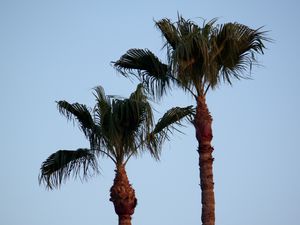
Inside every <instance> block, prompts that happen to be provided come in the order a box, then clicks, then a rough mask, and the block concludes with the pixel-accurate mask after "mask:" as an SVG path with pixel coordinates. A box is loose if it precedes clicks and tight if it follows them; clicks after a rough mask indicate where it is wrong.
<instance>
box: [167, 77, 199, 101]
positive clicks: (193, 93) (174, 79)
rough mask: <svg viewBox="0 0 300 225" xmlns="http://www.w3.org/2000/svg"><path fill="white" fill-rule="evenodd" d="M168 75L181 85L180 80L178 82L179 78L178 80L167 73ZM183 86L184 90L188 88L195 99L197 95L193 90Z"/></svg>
mask: <svg viewBox="0 0 300 225" xmlns="http://www.w3.org/2000/svg"><path fill="white" fill-rule="evenodd" d="M168 77H170V78H171V79H172V80H174V81H176V82H177V83H178V84H179V85H182V84H181V82H180V80H178V79H177V78H176V77H173V76H171V75H168ZM184 88H185V89H186V90H188V91H189V92H190V93H191V95H193V96H194V98H195V99H197V95H195V94H194V92H193V91H192V90H191V89H189V88H188V87H185V86H184Z"/></svg>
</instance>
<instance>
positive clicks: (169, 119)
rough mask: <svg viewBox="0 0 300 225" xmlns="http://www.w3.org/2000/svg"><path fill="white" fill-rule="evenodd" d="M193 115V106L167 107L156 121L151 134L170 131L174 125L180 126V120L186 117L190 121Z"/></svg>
mask: <svg viewBox="0 0 300 225" xmlns="http://www.w3.org/2000/svg"><path fill="white" fill-rule="evenodd" d="M194 115H195V108H194V107H193V106H187V107H173V108H171V109H169V110H168V111H167V112H166V113H165V114H164V115H163V116H162V117H161V118H160V119H159V120H158V122H157V124H156V125H155V127H154V130H153V131H152V134H158V133H160V132H162V131H165V132H172V129H175V130H177V129H176V128H175V126H176V125H177V126H181V125H182V120H183V119H186V120H188V121H192V120H193V117H194Z"/></svg>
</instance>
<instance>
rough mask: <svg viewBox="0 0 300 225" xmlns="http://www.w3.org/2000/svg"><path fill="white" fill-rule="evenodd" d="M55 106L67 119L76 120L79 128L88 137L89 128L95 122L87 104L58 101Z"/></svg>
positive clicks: (90, 128) (91, 127)
mask: <svg viewBox="0 0 300 225" xmlns="http://www.w3.org/2000/svg"><path fill="white" fill-rule="evenodd" d="M57 108H58V110H59V112H60V113H61V114H62V115H64V116H65V117H67V119H69V120H71V119H73V120H77V122H78V123H79V127H80V129H81V130H82V131H83V133H84V134H85V136H86V137H89V135H90V133H91V130H92V129H94V127H95V123H94V120H93V117H92V115H91V112H90V111H91V110H89V109H88V108H87V106H85V105H83V104H79V103H73V104H70V103H68V102H67V101H58V102H57Z"/></svg>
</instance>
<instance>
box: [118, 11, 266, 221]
mask: <svg viewBox="0 0 300 225" xmlns="http://www.w3.org/2000/svg"><path fill="white" fill-rule="evenodd" d="M215 23H216V19H214V20H211V21H209V22H204V23H203V26H198V25H197V24H196V23H194V22H193V21H191V20H185V19H184V18H183V17H182V16H178V21H177V22H175V23H173V22H171V20H169V19H166V18H165V19H161V20H159V21H157V22H155V24H156V27H157V28H158V29H159V30H160V31H161V33H162V35H163V38H164V39H165V44H164V47H166V49H167V59H168V61H167V63H163V62H162V61H161V60H159V58H158V57H156V56H155V55H154V54H153V53H152V52H151V51H150V50H148V49H130V50H128V51H127V52H126V53H125V54H124V55H123V56H122V57H121V58H120V59H119V60H118V61H116V62H113V63H114V66H115V67H116V68H117V70H119V71H120V72H121V73H122V74H123V75H124V76H130V75H133V76H135V77H137V78H138V79H139V80H140V81H141V82H142V83H143V84H144V86H145V87H146V89H147V90H148V92H149V93H151V94H152V95H153V96H154V97H156V98H158V99H159V98H160V97H162V96H163V95H164V93H165V92H166V91H167V90H168V89H170V87H172V85H175V86H179V87H180V88H182V89H183V90H185V91H186V92H188V93H191V94H192V95H193V96H194V98H195V101H196V114H195V117H194V120H193V124H194V127H195V130H196V138H197V141H198V153H199V170H200V183H201V189H202V195H201V202H202V216H201V220H202V223H203V225H214V224H215V198H214V182H213V157H212V152H213V147H212V146H211V140H212V137H213V134H212V117H211V115H210V112H209V110H208V107H207V105H206V98H205V97H206V93H207V91H208V90H211V89H215V88H216V87H217V86H218V85H220V84H221V83H223V82H224V83H229V84H230V85H231V84H232V80H233V79H241V78H248V77H249V75H246V76H245V75H244V74H243V72H244V71H246V70H247V69H248V68H250V71H251V68H252V65H254V64H256V62H257V61H256V54H263V53H264V52H263V49H264V48H265V46H264V41H268V40H269V39H268V38H267V37H266V36H265V33H266V32H264V31H261V28H259V29H251V28H249V27H247V26H245V25H242V24H239V23H226V24H222V25H215Z"/></svg>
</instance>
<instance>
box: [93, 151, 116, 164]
mask: <svg viewBox="0 0 300 225" xmlns="http://www.w3.org/2000/svg"><path fill="white" fill-rule="evenodd" d="M94 151H99V152H101V153H103V154H104V155H106V156H107V157H108V158H110V159H111V160H112V161H113V162H114V163H115V164H117V161H116V160H115V159H114V158H113V157H112V156H111V155H110V154H108V153H107V152H105V151H103V150H100V149H97V150H96V149H95V150H94Z"/></svg>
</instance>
